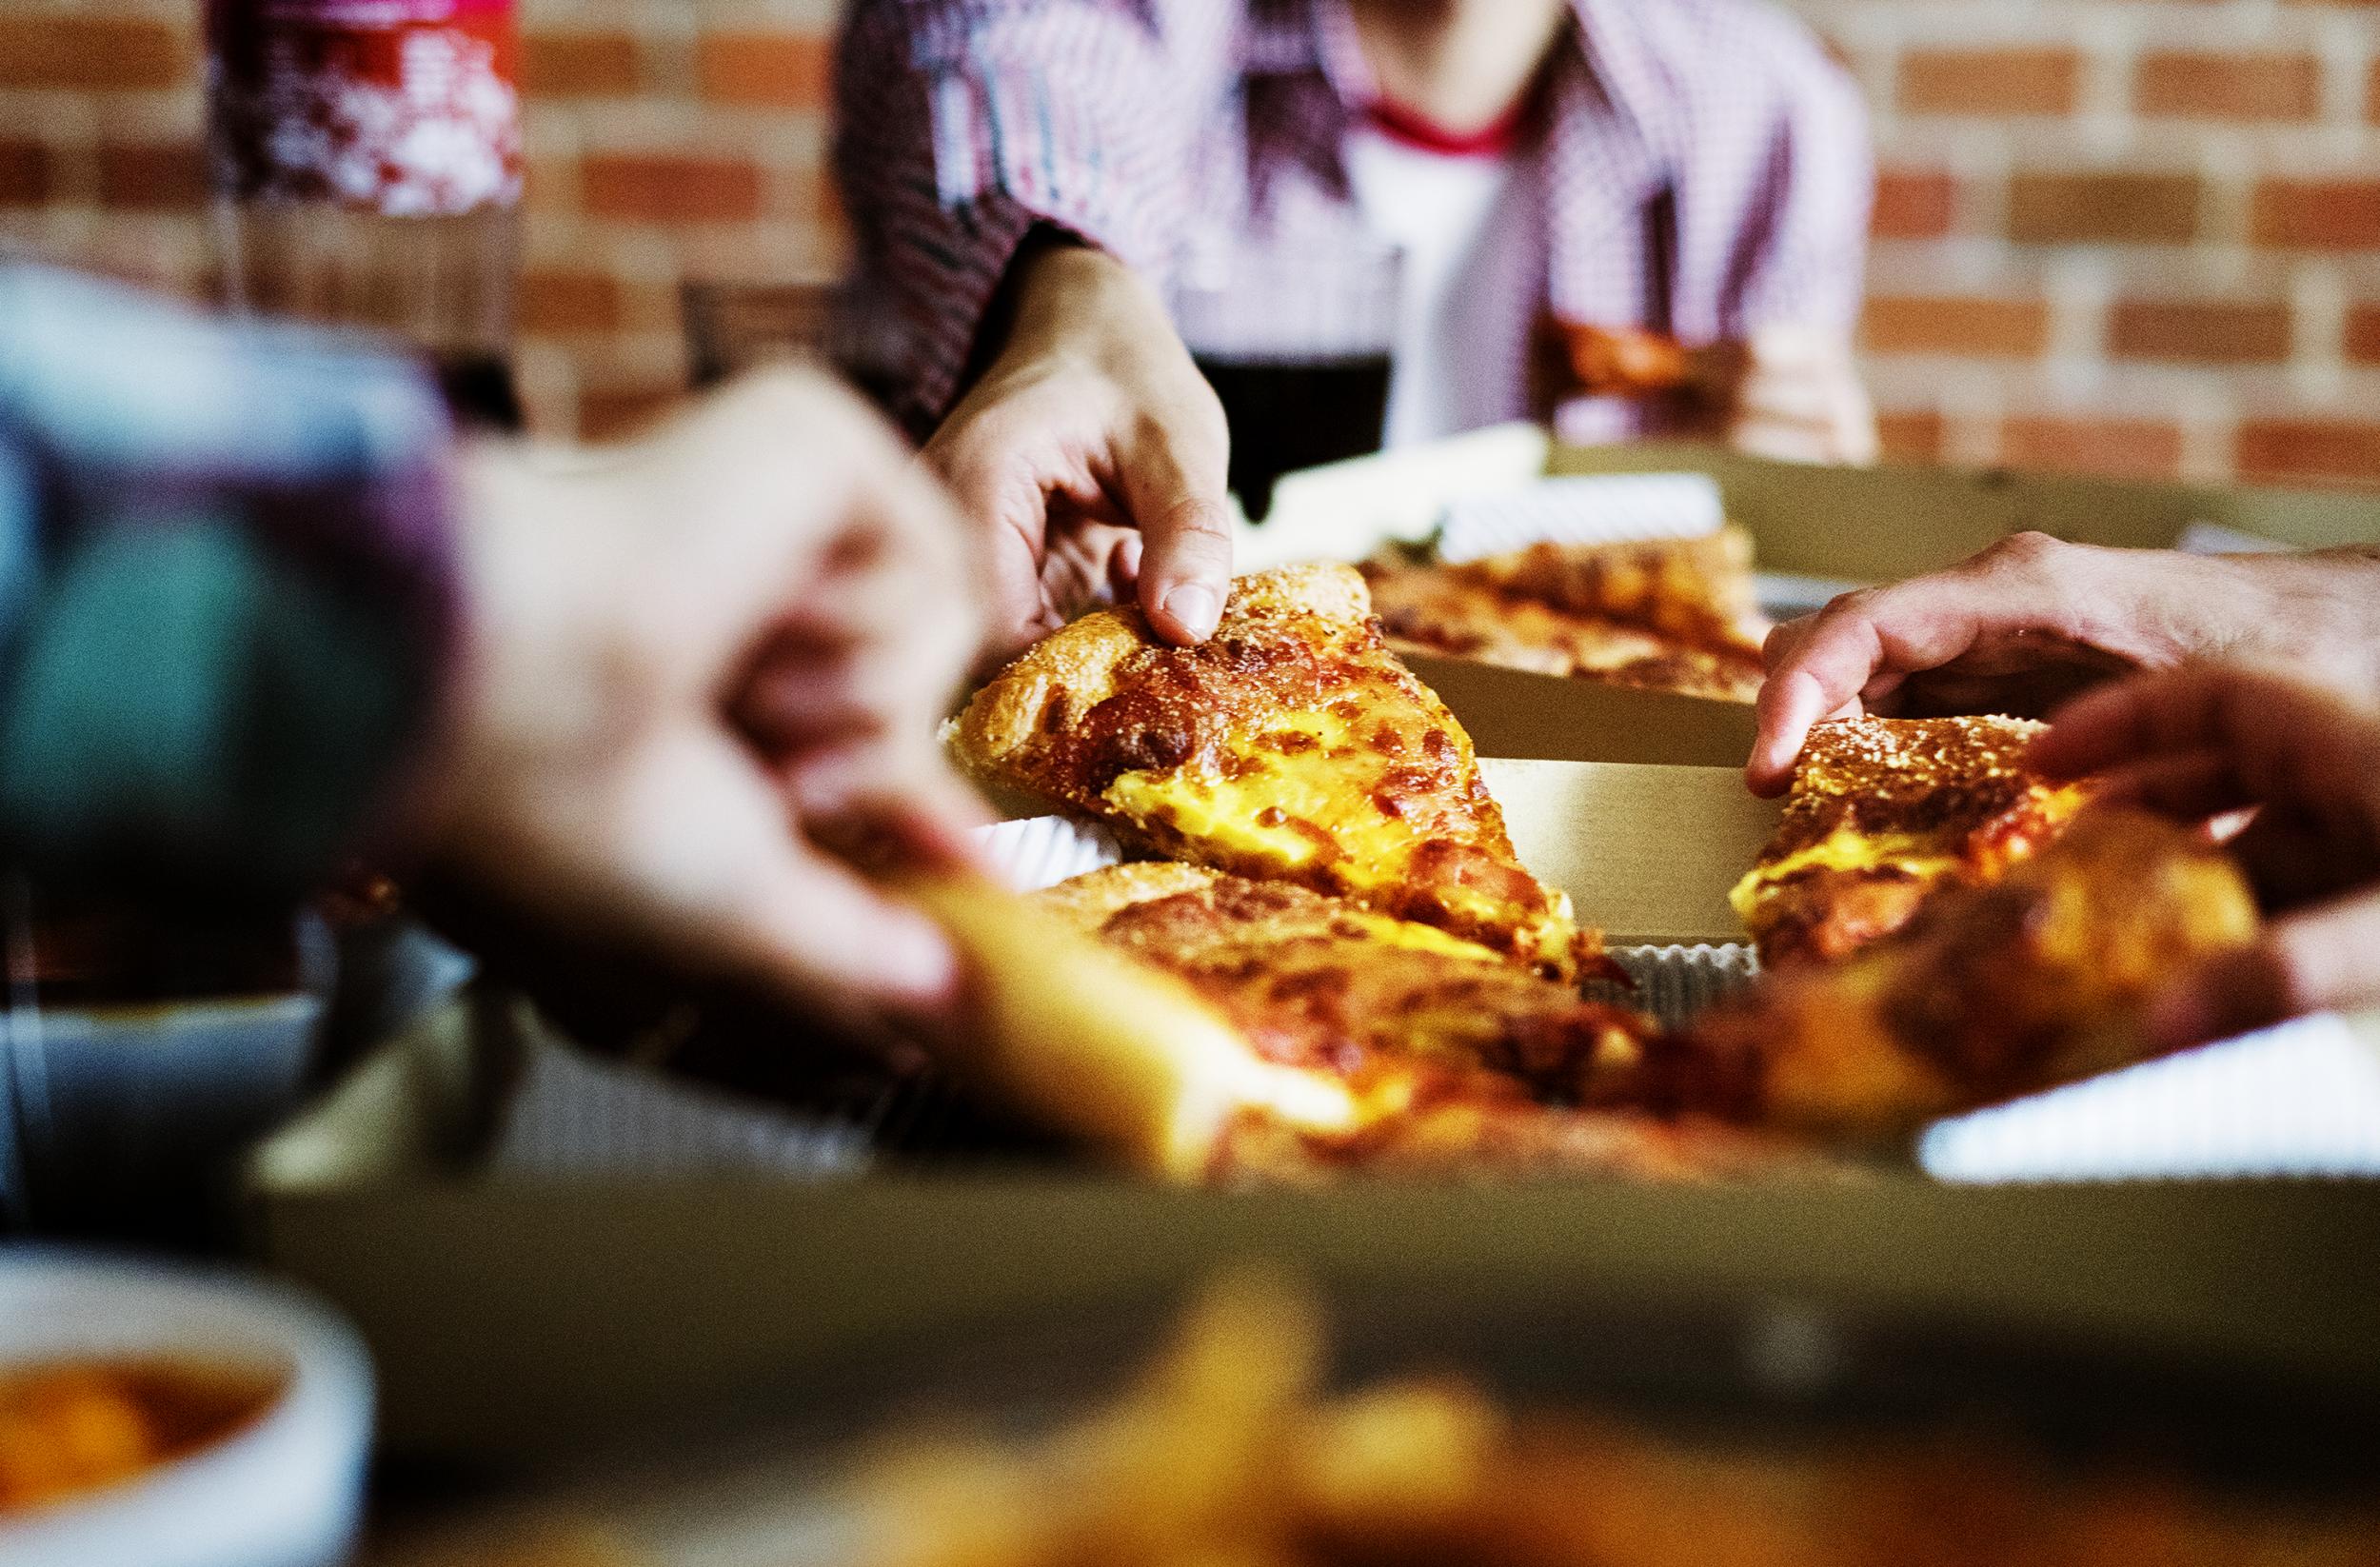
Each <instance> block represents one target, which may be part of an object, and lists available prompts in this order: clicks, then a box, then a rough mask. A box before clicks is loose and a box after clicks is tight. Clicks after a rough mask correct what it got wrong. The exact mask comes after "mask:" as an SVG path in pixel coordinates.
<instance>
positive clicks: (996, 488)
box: [925, 245, 1231, 653]
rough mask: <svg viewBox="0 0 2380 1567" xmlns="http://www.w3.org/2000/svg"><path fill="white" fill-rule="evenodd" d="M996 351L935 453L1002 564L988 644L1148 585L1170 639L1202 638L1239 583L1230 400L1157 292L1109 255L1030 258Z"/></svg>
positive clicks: (1020, 636) (993, 558)
mask: <svg viewBox="0 0 2380 1567" xmlns="http://www.w3.org/2000/svg"><path fill="white" fill-rule="evenodd" d="M1017 267H1018V268H1019V273H1018V276H1017V278H1016V280H1015V313H1014V320H1013V321H1012V322H1011V324H1010V325H1009V327H1008V330H1007V335H1006V338H1005V340H1004V341H1003V343H1002V347H1001V348H1000V351H999V353H998V355H997V356H996V357H995V358H994V360H993V361H992V365H991V367H990V368H989V369H988V370H986V371H985V372H984V374H983V377H982V380H981V381H979V382H977V383H976V385H975V387H974V388H973V389H972V390H970V391H969V392H968V393H967V395H966V396H965V397H963V398H962V399H961V400H960V403H959V405H958V407H955V408H953V409H952V410H951V412H950V416H949V417H948V418H947V419H945V420H944V421H943V422H942V428H941V429H939V430H938V431H936V432H935V434H934V437H933V439H932V440H930V441H929V442H927V443H926V446H925V458H926V461H927V463H928V464H929V465H930V466H932V467H933V468H934V469H935V470H936V471H937V472H939V473H940V474H941V475H942V477H943V478H944V479H945V480H946V481H947V482H948V483H949V485H950V486H951V489H952V491H953V493H954V494H955V495H956V496H957V498H958V501H959V506H960V509H961V511H962V513H963V514H964V516H965V518H966V521H967V523H968V524H969V526H971V527H972V528H973V529H974V530H975V531H976V533H977V534H978V535H979V536H980V537H981V538H982V539H983V540H984V541H985V549H986V552H987V555H988V557H989V561H990V566H991V595H992V604H991V628H990V632H991V650H992V651H993V652H995V653H1008V652H1013V651H1015V650H1016V649H1017V648H1019V647H1021V646H1023V645H1025V644H1027V643H1030V642H1032V641H1033V640H1034V639H1035V638H1037V637H1039V636H1041V635H1042V634H1043V633H1045V632H1048V631H1052V630H1055V629H1056V628H1057V627H1058V626H1059V625H1062V624H1063V623H1064V620H1065V619H1066V616H1067V612H1068V611H1069V610H1070V609H1072V608H1075V607H1079V605H1080V603H1081V599H1082V597H1083V596H1084V595H1085V594H1086V593H1089V592H1092V591H1096V590H1100V589H1108V590H1112V591H1115V592H1117V593H1119V594H1121V593H1125V592H1129V591H1133V590H1135V589H1136V586H1137V592H1138V595H1139V602H1140V607H1141V609H1142V610H1143V611H1144V612H1145V613H1146V614H1147V615H1148V618H1149V623H1150V624H1151V625H1154V626H1155V627H1156V628H1157V630H1158V632H1159V634H1160V635H1161V636H1163V637H1165V638H1166V639H1168V640H1169V641H1172V642H1176V643H1183V644H1187V643H1194V642H1200V641H1202V640H1204V639H1205V638H1206V637H1207V636H1208V635H1209V634H1210V633H1211V632H1213V631H1214V629H1215V624H1216V621H1217V620H1218V619H1219V618H1220V615H1221V613H1222V607H1223V598H1224V595H1225V594H1226V593H1227V592H1228V591H1229V588H1230V583H1231V530H1230V525H1229V522H1228V517H1229V515H1230V514H1229V512H1228V511H1227V510H1226V509H1225V505H1224V495H1225V489H1224V475H1225V466H1226V460H1227V457H1228V454H1229V450H1230V442H1229V437H1228V436H1227V434H1226V432H1225V430H1224V426H1223V410H1222V405H1221V404H1220V403H1219V402H1218V401H1217V400H1216V397H1215V393H1214V390H1213V389H1212V388H1211V387H1208V386H1207V384H1206V378H1205V377H1203V376H1201V375H1200V373H1199V369H1198V367H1197V366H1196V365H1194V364H1192V363H1191V362H1190V353H1189V350H1188V349H1186V348H1184V347H1182V346H1181V340H1180V338H1179V337H1178V336H1176V335H1175V332H1174V329H1173V326H1172V324H1171V323H1170V322H1169V321H1168V320H1167V319H1166V316H1165V311H1164V309H1163V307H1161V306H1160V304H1159V302H1158V299H1157V296H1156V294H1155V293H1154V292H1153V291H1152V290H1151V289H1150V288H1149V287H1148V285H1147V284H1145V283H1143V282H1142V281H1141V280H1140V278H1139V277H1137V276H1135V275H1134V274H1133V272H1132V271H1131V269H1130V268H1126V267H1125V266H1124V265H1123V264H1122V263H1121V262H1120V261H1117V260H1115V259H1114V258H1113V257H1111V256H1109V255H1107V254H1105V253H1104V252H1102V251H1100V250H1095V249H1091V248H1086V247H1082V246H1070V245H1061V246H1054V247H1050V248H1044V249H1041V250H1037V251H1034V252H1031V253H1029V254H1027V255H1025V256H1023V257H1022V258H1021V259H1020V260H1019V262H1018V263H1017Z"/></svg>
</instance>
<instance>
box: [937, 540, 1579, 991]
mask: <svg viewBox="0 0 2380 1567" xmlns="http://www.w3.org/2000/svg"><path fill="white" fill-rule="evenodd" d="M952 744H953V748H954V749H955V750H956V752H957V754H958V756H959V758H960V760H961V762H962V764H964V765H965V766H966V767H967V768H968V769H969V770H970V771H971V772H973V773H974V774H976V776H978V777H979V778H981V779H982V780H983V781H985V782H986V783H987V784H992V785H995V786H997V787H1003V788H1007V789H1012V790H1021V791H1024V792H1026V793H1029V794H1031V795H1034V796H1038V797H1039V798H1041V799H1043V800H1048V801H1054V802H1056V803H1059V804H1061V805H1064V806H1067V807H1070V808H1072V809H1074V810H1077V811H1081V812H1084V813H1086V814H1089V815H1092V816H1096V817H1098V818H1101V820H1103V821H1105V822H1108V823H1111V824H1113V825H1114V826H1115V828H1116V829H1117V831H1118V832H1119V834H1120V835H1121V836H1123V837H1124V838H1126V839H1127V840H1129V841H1130V842H1131V843H1132V844H1134V845H1135V846H1137V847H1139V848H1141V849H1143V850H1146V851H1149V852H1153V853H1156V854H1160V855H1163V856H1165V857H1167V858H1171V859H1178V860H1185V861H1190V862H1194V863H1199V864H1203V865H1209V866H1212V867H1214V868H1216V869H1219V870H1223V871H1228V872H1231V873H1233V874H1236V875H1240V876H1246V877H1252V878H1256V879H1259V880H1267V881H1281V882H1290V883H1297V884H1299V885H1302V886H1306V887H1309V888H1312V889H1314V890H1316V891H1319V892H1326V893H1334V894H1339V895H1342V896H1345V897H1348V898H1351V899H1353V900H1355V901H1356V902H1357V903H1361V904H1363V905H1364V906H1366V907H1368V908H1371V909H1374V910H1376V911H1378V912H1379V913H1382V914H1387V915H1391V916H1395V917H1397V918H1398V919H1404V920H1411V921H1415V922H1420V923H1423V924H1428V925H1433V926H1436V927H1438V929H1441V930H1443V931H1446V932H1447V933H1449V934H1450V935H1453V936H1457V937H1459V938H1461V939H1463V940H1465V941H1469V942H1478V944H1480V945H1482V946H1485V947H1487V948H1489V949H1491V950H1493V951H1495V952H1497V953H1499V954H1501V955H1503V956H1505V957H1507V958H1511V959H1517V960H1519V961H1521V962H1526V963H1528V964H1531V965H1533V966H1535V967H1537V968H1538V969H1540V970H1542V971H1543V972H1545V973H1547V974H1549V975H1553V976H1556V977H1558V978H1563V979H1569V978H1574V977H1576V976H1577V974H1578V973H1579V972H1580V969H1581V967H1582V964H1586V963H1588V962H1592V961H1593V960H1595V959H1596V958H1597V955H1598V954H1599V951H1600V946H1599V943H1598V942H1596V941H1595V940H1594V938H1593V937H1592V936H1582V934H1581V933H1580V932H1579V930H1578V929H1577V923H1576V922H1575V921H1574V920H1573V919H1572V916H1571V910H1570V900H1569V898H1568V897H1567V895H1565V894H1563V893H1560V892H1557V891H1554V890H1552V889H1549V888H1547V887H1546V886H1544V885H1542V884H1541V883H1538V881H1537V879H1536V878H1535V877H1534V876H1532V875H1530V874H1529V872H1528V871H1527V870H1526V869H1525V868H1523V867H1522V865H1521V863H1520V862H1519V860H1518V858H1517V856H1516V855H1515V854H1514V852H1513V846H1512V841H1511V839H1510V837H1509V836H1508V835H1507V833H1506V832H1505V828H1504V818H1503V813H1502V812H1501V811H1500V810H1498V809H1497V804H1496V802H1495V801H1494V800H1493V799H1491V798H1490V797H1489V795H1488V792H1487V787H1486V785H1485V784H1483V783H1482V782H1481V780H1480V777H1479V767H1478V758H1477V756H1475V755H1474V754H1473V751H1472V748H1471V740H1470V737H1469V736H1468V735H1466V734H1465V733H1464V732H1463V728H1462V725H1461V724H1458V723H1457V722H1456V720H1455V716H1454V715H1453V714H1452V713H1450V712H1448V711H1447V710H1446V705H1445V704H1443V703H1442V702H1440V701H1438V697H1437V696H1436V695H1435V694H1434V693H1432V692H1431V691H1430V689H1429V688H1428V687H1427V686H1425V685H1423V684H1421V683H1420V682H1419V681H1418V680H1417V679H1415V678H1414V675H1413V673H1412V671H1410V670H1408V669H1407V668H1406V667H1405V666H1404V665H1403V664H1401V663H1399V662H1398V659H1397V657H1396V655H1395V654H1394V653H1392V652H1390V651H1389V649H1388V647H1387V646H1386V645H1385V644H1383V643H1382V641H1381V640H1380V634H1379V628H1378V623H1377V622H1375V621H1374V620H1373V619H1372V616H1371V603H1370V600H1369V598H1368V597H1367V596H1366V594H1365V591H1364V586H1363V582H1362V579H1361V578H1359V576H1357V575H1356V573H1355V572H1354V571H1353V570H1351V569H1349V568H1348V567H1345V566H1340V565H1305V566H1289V567H1284V568H1282V569H1279V570H1275V571H1265V572H1259V573H1257V574H1255V575H1252V576H1248V577H1243V578H1241V579H1240V580H1239V581H1238V582H1237V583H1235V584H1234V585H1233V588H1232V593H1231V598H1230V601H1229V602H1228V603H1227V604H1226V605H1224V609H1223V615H1222V622H1221V625H1220V626H1219V627H1218V628H1217V630H1216V632H1215V635H1214V636H1213V637H1211V638H1210V639H1208V640H1207V641H1206V642H1204V643H1202V644H1200V645H1198V646H1196V647H1174V646H1170V645H1166V644H1165V643H1164V642H1162V641H1160V639H1159V638H1158V637H1156V636H1155V635H1154V634H1153V633H1152V632H1151V631H1150V630H1149V627H1148V624H1147V622H1146V621H1144V620H1143V619H1142V618H1141V617H1140V612H1139V611H1138V610H1136V609H1132V608H1118V609H1112V610H1102V611H1100V612H1098V613H1096V614H1091V615H1086V616H1084V617H1083V618H1082V619H1081V620H1079V621H1076V622H1075V623H1074V624H1073V625H1068V626H1066V627H1065V628H1063V629H1062V630H1060V631H1057V632H1054V633H1053V634H1051V635H1050V636H1048V637H1046V638H1044V639H1043V640H1042V641H1041V643H1040V644H1039V645H1036V646H1035V647H1033V648H1031V649H1030V650H1028V651H1027V652H1026V653H1025V654H1024V655H1023V656H1022V657H1021V658H1020V659H1018V660H1017V661H1016V663H1014V664H1010V665H1009V666H1008V668H1007V669H1006V670H1004V671H1002V673H1001V674H1000V675H999V676H998V677H996V678H995V679H994V680H993V681H992V682H991V683H990V684H987V685H985V686H984V687H983V689H982V690H981V691H980V692H978V693H977V694H976V697H975V699H974V701H973V702H971V703H970V704H968V706H967V708H966V710H965V712H964V713H962V715H961V716H960V718H959V719H958V721H957V724H956V725H955V728H954V732H953V737H952Z"/></svg>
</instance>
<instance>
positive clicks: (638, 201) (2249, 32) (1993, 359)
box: [0, 0, 2380, 483]
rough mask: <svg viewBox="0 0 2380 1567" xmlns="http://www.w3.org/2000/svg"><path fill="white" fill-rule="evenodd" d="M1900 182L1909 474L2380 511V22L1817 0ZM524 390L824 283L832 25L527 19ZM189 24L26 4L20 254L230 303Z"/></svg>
mask: <svg viewBox="0 0 2380 1567" xmlns="http://www.w3.org/2000/svg"><path fill="white" fill-rule="evenodd" d="M524 4H525V10H524V26H525V31H526V46H527V47H526V78H527V84H528V89H529V92H530V105H529V114H528V145H529V155H530V165H531V168H530V185H529V196H528V217H527V226H526V227H527V233H526V249H527V269H526V286H525V289H524V293H523V297H522V309H523V327H524V333H525V341H524V347H523V351H522V372H523V381H524V390H525V393H526V396H527V398H528V400H529V403H530V406H531V410H532V413H533V415H534V417H535V418H536V419H537V421H538V423H539V424H540V425H541V426H545V427H546V428H551V429H568V428H574V427H584V428H586V429H589V430H592V431H597V432H601V431H604V430H609V429H614V428H617V427H619V426H622V425H623V424H624V423H626V422H629V421H632V420H633V419H635V418H636V417H638V416H639V415H641V414H642V413H643V412H644V411H645V410H647V409H649V408H650V407H652V406H653V405H654V404H655V402H656V401H658V400H659V399H661V398H663V397H665V396H666V395H667V394H668V393H669V392H670V391H671V390H672V389H673V388H674V387H676V386H677V385H678V384H679V383H680V381H681V379H682V377H683V375H684V348H683V345H682V343H681V341H680V333H679V328H678V320H677V303H676V302H677V286H678V283H679V281H680V280H681V279H682V278H684V277H688V276H694V277H706V276H713V277H715V276H728V277H756V278H757V277H785V276H799V275H817V274H823V273H826V272H830V271H832V270H833V269H834V268H836V267H838V266H839V265H840V262H841V258H842V255H843V230H842V225H841V223H840V221H839V219H838V218H837V216H836V214H835V212H834V211H833V208H832V197H831V194H830V192H829V189H828V186H827V181H826V179H825V177H824V169H823V159H824V152H825V145H826V125H825V117H824V112H823V102H824V87H825V61H826V50H827V46H826V36H827V33H828V32H829V30H831V28H832V26H833V18H834V14H835V11H836V10H837V0H524ZM1795 5H1796V9H1798V10H1801V11H1802V12H1803V13H1804V14H1805V15H1807V16H1808V17H1810V19H1811V20H1812V21H1813V22H1814V23H1815V25H1816V26H1818V27H1819V28H1820V29H1821V30H1823V31H1824V32H1825V33H1826V34H1827V36H1828V37H1829V38H1830V39H1831V40H1833V41H1834V43H1835V46H1836V47H1837V49H1838V50H1839V51H1840V52H1841V53H1842V55H1843V56H1844V58H1845V59H1846V60H1847V61H1848V62H1849V63H1850V64H1851V66H1852V68H1853V69H1854V70H1855V71H1856V72H1857V74H1858V76H1859V79H1860V81H1861V82H1862V84H1863V85H1864V87H1865V89H1866V90H1867V93H1868V96H1869V99H1870V102H1871V104H1872V106H1873V108H1874V115H1875V125H1876V130H1877V136H1878V142H1879V154H1880V158H1881V161H1882V165H1883V170H1884V174H1883V182H1882V188H1881V190H1880V199H1879V203H1878V210H1877V219H1876V248H1875V257H1874V268H1873V272H1872V277H1871V294H1872V301H1871V305H1870V307H1869V311H1868V317H1867V320H1866V323H1865V325H1864V327H1863V338H1864V342H1865V347H1866V349H1867V352H1868V356H1869V365H1870V369H1871V374H1872V379H1873V381H1874V387H1875V389H1876V392H1877V396H1878V401H1879V403H1880V404H1881V406H1882V407H1883V409H1884V411H1885V415H1886V430H1887V435H1888V441H1889V445H1890V446H1891V447H1892V449H1893V450H1894V452H1896V453H1898V454H1901V455H1905V456H1912V457H1921V458H1933V457H1940V458H1945V459H1950V460H1954V461H1962V462H2009V463H2021V464H2029V465H2034V466H2056V467H2076V468H2095V469H2106V470H2114V471H2121V472H2128V473H2144V474H2169V473H2178V474H2185V475H2189V476H2192V477H2198V478H2210V479H2216V478H2224V477H2229V476H2232V475H2249V476H2254V477H2259V478H2270V477H2287V478H2292V479H2313V480H2319V481H2335V482H2358V483H2380V51H2376V50H2375V41H2376V40H2380V5H2375V4H2372V3H2370V0H2366V3H2363V4H2357V3H2353V0H1795ZM198 8H199V0H10V4H9V6H8V10H7V12H6V14H5V15H0V239H10V240H16V241H30V242H31V243H32V244H34V245H36V246H37V247H40V248H44V249H47V250H49V251H50V252H52V253H55V254H60V255H64V256H68V257H71V258H75V259H79V260H83V261H87V262H90V263H94V264H96V265H99V266H103V267H106V268H110V269H113V270H117V271H121V272H127V273H129V274H133V275H137V276H144V277H151V278H155V279H157V280H158V281H161V282H164V283H166V284H168V285H170V286H173V287H177V288H187V289H203V288H205V287H206V286H207V282H208V272H209V268H210V258H211V246H210V244H209V242H208V232H207V228H206V225H205V223H204V221H203V209H202V190H201V180H200V169H199V165H198V154H197V136H198V131H199V124H200V112H199V104H198V99H197V94H196V89H195V85H194V73H195V50H194V45H193V41H192V37H191V34H192V31H193V29H194V25H195V23H194V18H195V15H196V13H197V10H198Z"/></svg>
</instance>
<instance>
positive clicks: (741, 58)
mask: <svg viewBox="0 0 2380 1567" xmlns="http://www.w3.org/2000/svg"><path fill="white" fill-rule="evenodd" d="M829 57H830V50H829V49H828V45H827V41H826V39H824V38H823V37H822V36H820V35H818V34H816V33H780V32H715V33H711V34H709V35H707V36H705V37H704V39H703V40H702V41H701V42H700V43H699V44H697V45H696V46H695V53H694V73H695V79H696V81H698V82H699V83H700V84H701V85H702V90H703V96H704V97H705V98H709V99H712V100H714V101H716V102H719V103H730V104H770V105H775V106H777V107H779V108H784V109H819V108H823V106H824V105H825V102H826V87H827V71H828V63H829Z"/></svg>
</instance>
